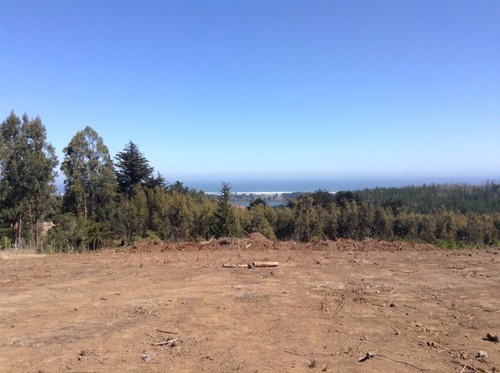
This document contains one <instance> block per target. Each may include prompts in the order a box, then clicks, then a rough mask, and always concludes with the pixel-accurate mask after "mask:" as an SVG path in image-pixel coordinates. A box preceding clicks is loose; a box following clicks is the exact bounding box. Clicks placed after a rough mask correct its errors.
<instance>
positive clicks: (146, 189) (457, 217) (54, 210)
mask: <svg viewBox="0 0 500 373" xmlns="http://www.w3.org/2000/svg"><path fill="white" fill-rule="evenodd" d="M63 153H64V159H63V160H62V162H61V163H60V167H59V170H60V171H61V172H62V173H63V174H64V176H65V190H64V194H63V195H62V196H60V195H57V194H56V190H55V187H54V185H53V183H54V178H55V176H56V175H57V173H58V165H59V161H58V159H57V157H56V155H55V150H54V148H53V147H52V146H51V145H50V143H49V142H48V141H47V135H46V130H45V127H44V126H43V124H42V121H41V119H40V118H38V117H37V118H35V119H30V118H28V116H27V115H23V117H22V118H19V117H17V116H16V115H15V114H14V112H12V113H11V114H10V115H9V116H8V118H7V119H6V120H5V121H4V122H2V124H1V127H0V240H1V241H0V246H1V248H10V247H14V248H23V247H30V248H35V249H36V250H38V251H50V252H72V251H82V250H96V249H100V248H108V247H113V246H118V245H129V244H132V243H133V242H134V241H137V240H143V239H151V238H155V237H159V238H160V239H162V240H166V241H189V240H196V241H203V240H208V239H210V238H212V237H216V238H218V237H238V236H242V235H245V234H248V233H252V232H260V233H262V234H264V235H265V236H267V237H268V238H270V239H279V240H299V241H309V242H313V241H317V240H323V239H330V240H336V239H338V238H350V239H357V240H362V239H365V238H368V237H371V238H376V239H381V240H407V241H416V242H429V243H434V244H436V245H438V246H441V247H443V248H457V247H466V246H482V245H498V243H499V241H498V240H499V238H500V202H499V192H500V185H499V184H496V183H494V182H488V183H487V184H486V185H483V186H469V185H430V186H410V187H405V188H377V189H372V190H362V191H357V192H352V191H343V192H338V193H335V194H332V193H329V192H328V191H325V190H318V191H316V192H314V193H308V194H304V195H300V196H298V197H297V198H295V199H291V200H289V201H288V203H287V205H284V206H278V207H271V206H268V205H267V203H266V201H265V200H263V199H260V198H257V199H255V200H253V201H252V202H251V203H250V205H249V206H248V208H243V207H241V206H240V207H238V206H235V205H233V204H231V203H230V197H231V187H230V185H229V184H226V183H222V185H221V190H220V195H219V196H218V197H217V198H209V197H208V196H207V195H205V193H203V191H197V190H194V189H190V188H188V187H186V186H184V184H183V183H182V182H180V181H177V182H174V183H172V184H168V183H167V182H166V181H165V179H164V178H163V176H162V175H160V174H159V173H155V172H154V169H153V167H151V166H150V164H149V161H148V160H147V159H146V157H145V156H144V154H143V153H141V152H140V150H139V149H138V147H137V146H136V145H135V144H134V143H133V142H132V141H131V142H129V143H128V144H126V145H125V147H124V149H123V151H121V152H119V153H118V154H116V156H114V158H111V155H110V154H109V151H108V148H107V147H106V145H105V144H104V142H103V139H102V138H101V137H100V136H99V135H98V133H97V132H96V131H94V130H93V129H92V128H90V127H86V128H84V129H83V130H82V131H79V132H78V133H76V134H75V135H74V136H73V138H72V139H71V140H70V142H69V143H68V145H67V147H65V148H64V149H63Z"/></svg>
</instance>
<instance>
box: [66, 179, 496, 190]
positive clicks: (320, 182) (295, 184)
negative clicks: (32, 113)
mask: <svg viewBox="0 0 500 373" xmlns="http://www.w3.org/2000/svg"><path fill="white" fill-rule="evenodd" d="M167 180H168V181H169V182H170V183H174V182H175V181H176V179H169V178H168V177H167ZM488 180H489V181H496V182H498V180H500V178H498V177H497V178H496V179H495V178H489V179H488V178H486V177H484V178H481V177H463V178H460V177H448V178H445V177H428V178H424V177H414V178H411V177H406V178H378V179H377V178H350V179H349V178H337V179H335V178H330V179H296V180H294V179H282V180H277V179H273V180H269V179H267V180H266V179H252V180H231V179H230V178H227V179H225V180H194V179H193V180H180V181H182V182H183V183H184V186H186V187H188V188H191V189H196V190H198V191H200V190H203V191H204V192H205V193H218V192H219V190H220V188H221V185H222V181H225V182H226V183H228V184H229V185H230V187H231V192H232V193H244V192H248V193H257V192H268V193H269V192H276V193H278V192H290V193H291V192H305V193H307V192H314V191H317V190H319V189H322V190H327V191H329V192H338V191H348V190H349V191H356V190H362V189H372V188H377V187H379V188H390V187H395V188H399V187H404V186H409V185H415V186H420V185H424V184H427V185H429V184H446V183H448V184H470V185H483V184H485V183H486V182H487V181H488ZM56 187H57V191H58V192H59V193H61V194H62V193H64V183H63V179H62V178H61V177H60V178H58V180H56Z"/></svg>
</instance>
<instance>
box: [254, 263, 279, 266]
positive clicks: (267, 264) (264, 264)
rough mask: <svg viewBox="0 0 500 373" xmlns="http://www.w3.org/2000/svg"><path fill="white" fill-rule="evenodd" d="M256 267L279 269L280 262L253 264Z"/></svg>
mask: <svg viewBox="0 0 500 373" xmlns="http://www.w3.org/2000/svg"><path fill="white" fill-rule="evenodd" d="M253 266H254V267H277V266H278V262H253Z"/></svg>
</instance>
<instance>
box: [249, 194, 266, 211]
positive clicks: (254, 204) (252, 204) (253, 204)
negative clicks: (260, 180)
mask: <svg viewBox="0 0 500 373" xmlns="http://www.w3.org/2000/svg"><path fill="white" fill-rule="evenodd" d="M259 205H260V206H267V202H266V201H264V200H263V199H262V198H260V197H257V198H256V199H254V200H253V201H251V202H250V204H249V205H248V209H249V210H251V209H253V208H254V207H257V206H259Z"/></svg>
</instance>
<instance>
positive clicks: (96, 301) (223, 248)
mask: <svg viewBox="0 0 500 373" xmlns="http://www.w3.org/2000/svg"><path fill="white" fill-rule="evenodd" d="M499 251H500V250H498V249H481V250H477V249H470V250H461V251H442V250H438V249H434V248H432V247H431V246H419V245H409V244H399V243H384V242H376V241H365V242H353V241H345V240H342V241H339V242H336V243H334V242H319V243H317V244H316V245H304V244H295V243H273V242H270V241H267V240H266V239H265V238H263V236H260V235H253V236H252V237H250V238H247V239H241V240H234V239H233V240H219V241H214V242H211V243H205V244H203V245H196V244H189V243H181V244H165V243H163V242H161V241H154V242H150V243H143V244H140V245H137V246H135V247H131V248H126V249H122V250H117V251H107V252H100V253H89V254H72V255H68V254H65V255H49V256H41V255H31V256H30V255H25V254H23V253H13V252H2V253H0V371H1V372H64V371H71V372H132V371H134V372H136V371H140V372H166V371H189V372H198V371H207V372H232V371H241V372H257V371H259V372H293V371H297V372H306V371H307V372H315V371H317V372H321V371H327V372H419V371H424V372H457V373H459V372H499V371H500V343H496V342H493V341H489V340H487V338H486V335H487V334H488V333H491V334H497V335H498V334H500V255H498V254H499ZM254 260H269V261H277V262H279V266H278V267H275V268H253V269H243V268H222V265H223V264H238V263H251V262H253V261H254ZM479 350H482V351H485V352H486V353H487V357H476V355H477V353H478V351H479ZM368 352H370V353H372V354H378V355H383V356H374V357H371V358H369V359H367V360H365V361H363V362H359V360H360V359H362V358H363V357H365V355H366V353H368ZM389 358H391V359H393V360H391V359H389Z"/></svg>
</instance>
